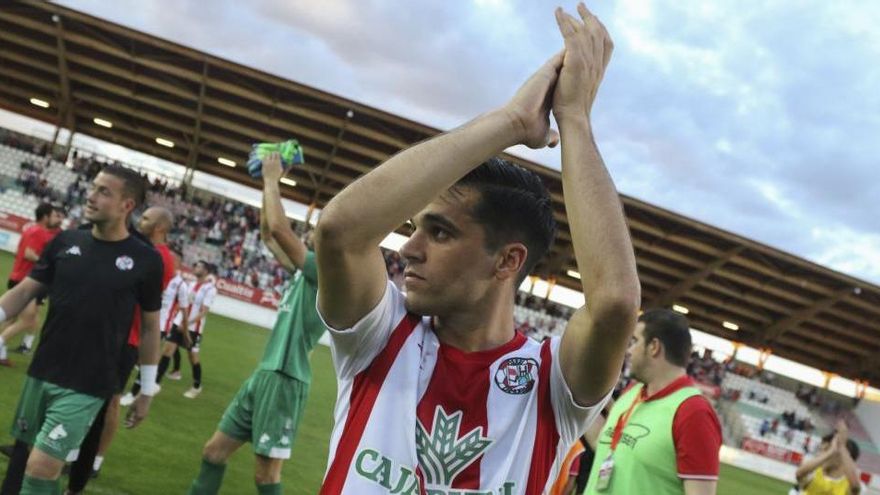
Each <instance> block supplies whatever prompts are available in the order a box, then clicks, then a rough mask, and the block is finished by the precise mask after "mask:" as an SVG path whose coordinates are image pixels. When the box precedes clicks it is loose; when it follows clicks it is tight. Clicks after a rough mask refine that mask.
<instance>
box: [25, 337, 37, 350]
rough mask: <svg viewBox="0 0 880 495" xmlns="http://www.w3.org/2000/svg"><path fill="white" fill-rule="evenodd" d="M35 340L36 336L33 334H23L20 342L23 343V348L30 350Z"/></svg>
mask: <svg viewBox="0 0 880 495" xmlns="http://www.w3.org/2000/svg"><path fill="white" fill-rule="evenodd" d="M35 338H36V335H34V334H32V333H28V334H25V336H24V338H23V339H22V341H23V342H24V345H25V347H27V348H28V349H30V348H31V347H33V346H34V339H35Z"/></svg>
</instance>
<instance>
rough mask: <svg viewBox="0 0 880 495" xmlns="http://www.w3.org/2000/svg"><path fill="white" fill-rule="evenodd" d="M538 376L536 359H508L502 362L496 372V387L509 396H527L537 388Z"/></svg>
mask: <svg viewBox="0 0 880 495" xmlns="http://www.w3.org/2000/svg"><path fill="white" fill-rule="evenodd" d="M537 376H538V362H537V361H535V360H534V359H532V358H521V357H513V358H508V359H505V360H504V361H502V362H501V364H500V365H499V366H498V370H497V371H496V372H495V385H498V388H500V389H501V390H502V391H503V392H506V393H508V394H513V395H522V394H527V393H529V392H531V391H532V389H533V388H534V387H535V379H536V378H537Z"/></svg>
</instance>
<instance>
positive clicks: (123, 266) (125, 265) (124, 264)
mask: <svg viewBox="0 0 880 495" xmlns="http://www.w3.org/2000/svg"><path fill="white" fill-rule="evenodd" d="M116 268H119V269H120V270H122V271H124V272H127V271H129V270H131V269H132V268H134V260H133V259H131V258H130V257H129V256H120V257H118V258H116Z"/></svg>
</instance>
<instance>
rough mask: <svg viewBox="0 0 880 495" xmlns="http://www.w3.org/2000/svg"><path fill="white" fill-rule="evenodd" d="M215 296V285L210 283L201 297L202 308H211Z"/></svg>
mask: <svg viewBox="0 0 880 495" xmlns="http://www.w3.org/2000/svg"><path fill="white" fill-rule="evenodd" d="M216 297H217V286H216V285H214V284H211V287H210V288H208V290H206V291H205V298H204V299H202V308H209V309H210V308H211V306H213V305H214V298H216Z"/></svg>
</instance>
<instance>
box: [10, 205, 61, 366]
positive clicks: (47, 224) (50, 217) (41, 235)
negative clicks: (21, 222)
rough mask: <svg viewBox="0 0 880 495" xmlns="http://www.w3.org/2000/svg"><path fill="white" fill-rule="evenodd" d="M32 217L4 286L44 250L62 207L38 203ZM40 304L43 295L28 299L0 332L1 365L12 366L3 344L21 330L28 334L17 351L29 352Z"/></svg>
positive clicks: (18, 279) (25, 271)
mask: <svg viewBox="0 0 880 495" xmlns="http://www.w3.org/2000/svg"><path fill="white" fill-rule="evenodd" d="M34 216H35V217H36V219H37V223H35V224H34V225H31V226H30V227H28V228H27V229H25V230H24V232H22V233H21V240H19V241H18V249H17V250H16V253H15V261H14V262H13V264H12V273H10V274H9V282H8V283H7V284H6V288H7V289H12V288H13V287H15V286H16V285H17V284H18V283H19V282H21V281H22V280H23V279H24V278H25V277H26V276H27V274H28V272H30V271H31V268H33V266H34V263H36V262H37V260H39V259H40V253H42V252H43V248H45V247H46V244H49V241H51V240H52V239H53V238H54V237H55V236H56V235H57V234H58V232H59V228H60V227H61V221H62V220H64V214H63V213H62V212H61V210H60V209H59V208H56V207H54V206H52V205H51V204H49V203H41V204H40V205H39V206H37V209H36V212H35V214H34ZM41 303H42V298H37V299H35V300H33V301H31V302H29V303H28V305H27V307H25V308H24V310H23V311H22V312H21V313H20V314H19V315H18V318H16V319H15V321H12V320H10V321H9V322H7V324H8V326H6V327H5V328H4V329H3V333H2V334H0V365H2V366H11V365H12V363H11V362H10V361H9V358H8V356H7V355H6V343H7V342H9V340H10V339H12V337H14V336H16V335H18V334H19V333H21V332H27V334H25V336H24V339H22V343H21V345H20V346H19V347H18V349H16V350H17V351H19V352H22V353H28V352H30V350H31V346H32V345H33V343H34V332H35V331H36V329H37V323H38V322H37V306H38V305H39V304H41ZM0 328H2V327H0Z"/></svg>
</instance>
